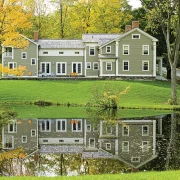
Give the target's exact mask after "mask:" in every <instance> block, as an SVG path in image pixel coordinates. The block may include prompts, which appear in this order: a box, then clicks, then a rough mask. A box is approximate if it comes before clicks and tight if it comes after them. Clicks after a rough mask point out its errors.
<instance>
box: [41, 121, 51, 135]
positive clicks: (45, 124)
mask: <svg viewBox="0 0 180 180" xmlns="http://www.w3.org/2000/svg"><path fill="white" fill-rule="evenodd" d="M42 121H45V122H46V121H49V130H47V127H46V124H45V130H42ZM40 132H51V120H49V119H47V120H46V119H44V120H41V121H40Z"/></svg>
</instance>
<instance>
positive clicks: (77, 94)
mask: <svg viewBox="0 0 180 180" xmlns="http://www.w3.org/2000/svg"><path fill="white" fill-rule="evenodd" d="M104 83H108V84H109V85H110V86H111V85H112V86H114V85H116V86H118V88H119V91H123V90H124V89H125V88H126V87H128V86H130V91H129V92H128V93H127V94H125V95H122V96H121V98H120V100H119V104H118V105H119V107H124V108H127V107H128V108H147V109H148V108H151V109H173V108H174V106H171V105H169V104H168V99H170V97H171V88H170V87H171V84H170V82H162V81H115V80H110V81H107V80H105V81H80V80H63V81H62V80H61V81H58V80H0V103H3V104H4V103H6V104H13V103H14V104H32V103H34V102H36V101H49V102H52V103H53V104H61V105H66V104H68V103H69V104H70V105H73V106H85V105H86V103H87V102H88V101H89V97H90V96H91V93H92V89H93V87H94V86H96V87H97V88H102V87H103V85H104ZM177 90H178V102H179V103H180V97H179V94H180V88H179V85H178V86H177ZM176 108H180V106H176Z"/></svg>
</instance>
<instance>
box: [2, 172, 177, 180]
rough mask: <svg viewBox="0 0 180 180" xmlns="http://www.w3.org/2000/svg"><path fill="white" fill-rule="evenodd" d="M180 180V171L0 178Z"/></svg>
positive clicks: (41, 179)
mask: <svg viewBox="0 0 180 180" xmlns="http://www.w3.org/2000/svg"><path fill="white" fill-rule="evenodd" d="M1 179H2V180H9V179H12V180H94V179H95V180H170V179H175V180H180V171H164V172H140V173H131V174H105V175H86V176H75V177H64V176H63V177H19V176H18V177H10V178H9V177H0V180H1Z"/></svg>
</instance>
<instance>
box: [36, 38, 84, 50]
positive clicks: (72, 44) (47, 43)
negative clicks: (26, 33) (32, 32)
mask: <svg viewBox="0 0 180 180" xmlns="http://www.w3.org/2000/svg"><path fill="white" fill-rule="evenodd" d="M37 43H38V44H39V45H40V47H41V48H44V49H45V48H51V49H58V48H69V49H71V48H84V44H83V42H82V40H45V39H39V40H38V42H37Z"/></svg>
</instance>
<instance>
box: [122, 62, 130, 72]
mask: <svg viewBox="0 0 180 180" xmlns="http://www.w3.org/2000/svg"><path fill="white" fill-rule="evenodd" d="M125 62H128V70H125V69H124V63H125ZM122 68H123V71H129V61H127V60H125V61H123V67H122Z"/></svg>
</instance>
